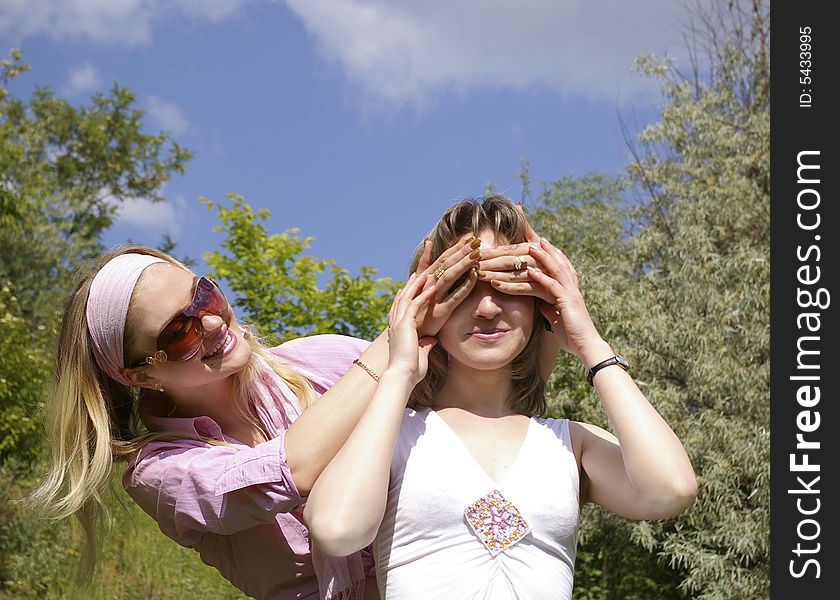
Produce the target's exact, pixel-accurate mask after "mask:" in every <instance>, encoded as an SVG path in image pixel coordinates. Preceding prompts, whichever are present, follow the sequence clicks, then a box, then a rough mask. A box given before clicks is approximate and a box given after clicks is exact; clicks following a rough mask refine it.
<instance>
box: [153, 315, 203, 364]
mask: <svg viewBox="0 0 840 600" xmlns="http://www.w3.org/2000/svg"><path fill="white" fill-rule="evenodd" d="M200 346H201V324H200V321H199V320H198V319H197V318H195V317H188V316H186V315H179V316H177V317H175V318H174V319H172V320H171V321H170V322H169V324H168V325H167V326H166V327H165V328H164V330H163V331H161V332H160V335H159V336H158V341H157V347H158V349H160V350H163V351H164V352H166V356H167V358H168V360H173V361H178V360H186V359H188V358H191V357H192V356H193V355H194V354H195V353H196V351H197V350H198V349H199V347H200Z"/></svg>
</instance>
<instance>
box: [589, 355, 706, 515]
mask: <svg viewBox="0 0 840 600" xmlns="http://www.w3.org/2000/svg"><path fill="white" fill-rule="evenodd" d="M613 355H614V352H613V351H612V349H611V348H610V347H609V345H607V344H606V342H601V343H599V344H597V345H595V346H594V347H592V348H589V349H588V350H587V352H586V353H584V354H583V355H582V356H581V359H582V360H583V362H584V365H585V366H586V367H587V368H590V367H592V366H593V365H595V364H597V363H598V362H600V361H601V360H604V359H606V358H610V357H611V356H613ZM593 383H594V386H595V389H596V390H597V392H598V395H599V396H600V398H601V402H602V403H603V406H604V409H605V410H606V413H607V416H608V417H609V420H610V423H611V424H612V428H613V431H614V432H615V436H616V437H617V438H618V441H619V444H620V447H621V458H622V460H623V463H624V470H625V472H626V476H627V480H628V482H629V484H630V485H631V486H632V488H633V490H634V495H635V497H636V501H637V502H638V503H639V504H638V505H637V509H638V510H640V511H641V512H646V513H647V514H650V515H656V516H662V517H664V516H672V515H675V514H678V513H680V512H682V511H683V510H685V508H687V507H688V506H689V505H690V504H691V502H692V501H693V499H694V496H695V495H696V492H697V482H696V478H695V475H694V469H693V468H692V466H691V461H690V460H689V458H688V455H687V454H686V451H685V449H684V448H683V445H682V443H681V442H680V440H679V438H677V436H676V434H675V433H674V432H673V430H672V429H671V427H670V426H669V425H668V424H667V423H666V422H665V420H664V419H663V418H662V417H661V416H660V414H659V413H658V412H657V411H656V409H655V408H654V407H653V406H652V405H651V404H650V402H649V401H648V399H647V398H646V397H645V395H644V394H643V393H642V391H641V390H640V389H639V388H638V386H637V385H636V383H635V382H634V381H633V378H632V377H631V376H630V374H629V373H627V372H626V371H625V370H624V369H622V368H620V367H608V368H605V369H601V370H600V371H598V373H597V374H596V375H595V377H594V379H593ZM647 518H650V517H647Z"/></svg>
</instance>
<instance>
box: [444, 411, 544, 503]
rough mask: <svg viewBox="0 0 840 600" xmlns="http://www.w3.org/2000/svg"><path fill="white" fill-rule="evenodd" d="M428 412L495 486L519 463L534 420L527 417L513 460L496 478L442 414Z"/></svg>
mask: <svg viewBox="0 0 840 600" xmlns="http://www.w3.org/2000/svg"><path fill="white" fill-rule="evenodd" d="M429 412H430V413H431V414H433V415H434V416H435V419H437V420H438V422H440V424H441V425H442V426H443V429H444V430H446V432H447V435H449V436H450V437H451V438H453V440H454V441H455V443H456V444H457V445H458V446H459V447H460V448H461V450H462V451H463V454H464V455H465V456H466V457H467V460H468V461H469V462H470V463H471V464H472V465H473V466H474V467H475V468H476V469H477V470H478V471H479V472H480V473H481V474H482V475H484V477H485V478H487V479H488V480H489V481H490V482H492V484H493V485H494V486H496V487H499V486H501V485H502V484H503V483H504V482H505V481H507V480H508V479H509V477H510V474H511V473H513V472H514V471H515V470H516V468H517V466H518V465H519V460H520V458H521V457H522V454H523V451H524V448H525V445H526V444H527V443H528V439H529V438H530V437H531V429H532V428H533V421H534V419H533V418H532V417H528V427H527V428H526V429H525V436H524V437H523V438H522V442H521V443H520V444H519V449H518V450H517V452H516V457H515V458H514V459H513V462H511V463H510V466H509V467H508V468H507V469H506V470H505V472H504V473H502V475H501V477H500V478H499V479H498V480H497V479H495V478H494V477H493V476H492V475H490V473H488V472H487V471H486V469H485V468H484V467H482V466H481V463H479V462H478V461H477V460H476V458H475V456H473V453H472V452H470V449H469V448H468V447H467V445H466V444H465V443H464V442H463V440H461V438H460V436H459V435H458V434H457V433H455V430H454V429H452V428H451V427H450V426H449V423H447V422H446V420H445V419H444V418H443V417H442V416H440V415H439V414H437V411H436V410H433V409H429ZM523 416H524V415H523Z"/></svg>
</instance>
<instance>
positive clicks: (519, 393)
mask: <svg viewBox="0 0 840 600" xmlns="http://www.w3.org/2000/svg"><path fill="white" fill-rule="evenodd" d="M486 230H489V231H491V232H493V233H494V234H495V235H496V236H497V237H504V238H505V239H506V240H507V243H509V244H518V243H520V242H524V241H526V236H525V233H526V231H527V221H526V219H525V213H524V212H523V211H522V210H521V209H520V208H519V207H518V206H516V205H515V204H514V203H513V202H512V201H511V200H510V199H509V198H507V197H506V196H503V195H501V194H491V195H489V196H486V197H484V198H481V199H478V200H475V199H472V198H468V199H465V200H461V201H460V202H458V203H456V204H454V205H452V206H450V207H449V208H448V209H447V210H446V212H444V213H443V216H442V217H441V218H440V220H439V221H438V222H437V224H436V225H435V226H434V227H433V228H432V230H431V231H430V232H429V234H428V235H427V236H426V239H428V240H431V242H432V248H431V260H432V261H433V262H434V261H435V260H436V259H437V258H438V257H439V256H440V255H441V254H443V252H444V251H445V250H446V249H447V248H449V247H451V246H452V244H454V243H455V242H457V241H458V240H460V239H461V238H462V237H463V236H464V235H466V234H468V233H472V234H473V235H474V236H476V237H478V236H479V234H481V232H483V231H486ZM422 253H423V244H422V243H421V244H420V245H419V246H418V247H417V249H416V250H415V252H414V256H413V257H412V260H411V266H410V272H411V273H413V272H415V271H416V270H417V266H418V264H419V262H420V257H421V255H422ZM542 330H543V319H542V315H541V314H540V312H539V311H538V310H536V307H535V309H534V321H533V327H532V329H531V336H530V337H529V338H528V342H527V343H526V345H525V348H523V350H522V352H520V353H519V355H518V356H517V357H516V358H514V359H513V361H512V362H511V365H510V371H511V383H512V386H511V398H510V408H511V409H512V410H514V411H516V412H517V413H520V414H523V415H527V416H537V415H542V414H544V413H545V412H546V410H547V406H546V401H545V393H544V391H545V382H544V381H543V378H542V376H541V374H540V361H539V349H540V339H541V338H542V335H541V334H542ZM448 369H449V354H448V353H447V352H446V350H444V349H443V348H442V347H441V345H440V344H437V345H436V346H435V347H434V348H432V351H431V353H430V354H429V369H428V371H427V372H426V377H424V378H423V380H422V381H421V382H420V383H418V384H417V385H416V386H415V388H414V391H413V392H412V393H411V397H410V398H409V402H408V405H409V406H410V407H412V408H420V407H432V406H434V399H435V397H436V396H437V394H438V393H439V392H440V390H441V389H442V388H443V385H444V384H445V383H446V375H447V372H448Z"/></svg>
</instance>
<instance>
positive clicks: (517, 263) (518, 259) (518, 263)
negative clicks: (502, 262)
mask: <svg viewBox="0 0 840 600" xmlns="http://www.w3.org/2000/svg"><path fill="white" fill-rule="evenodd" d="M527 266H528V260H527V259H526V258H525V257H524V256H514V257H513V270H514V271H521V270H522V269H524V268H525V267H527Z"/></svg>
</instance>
